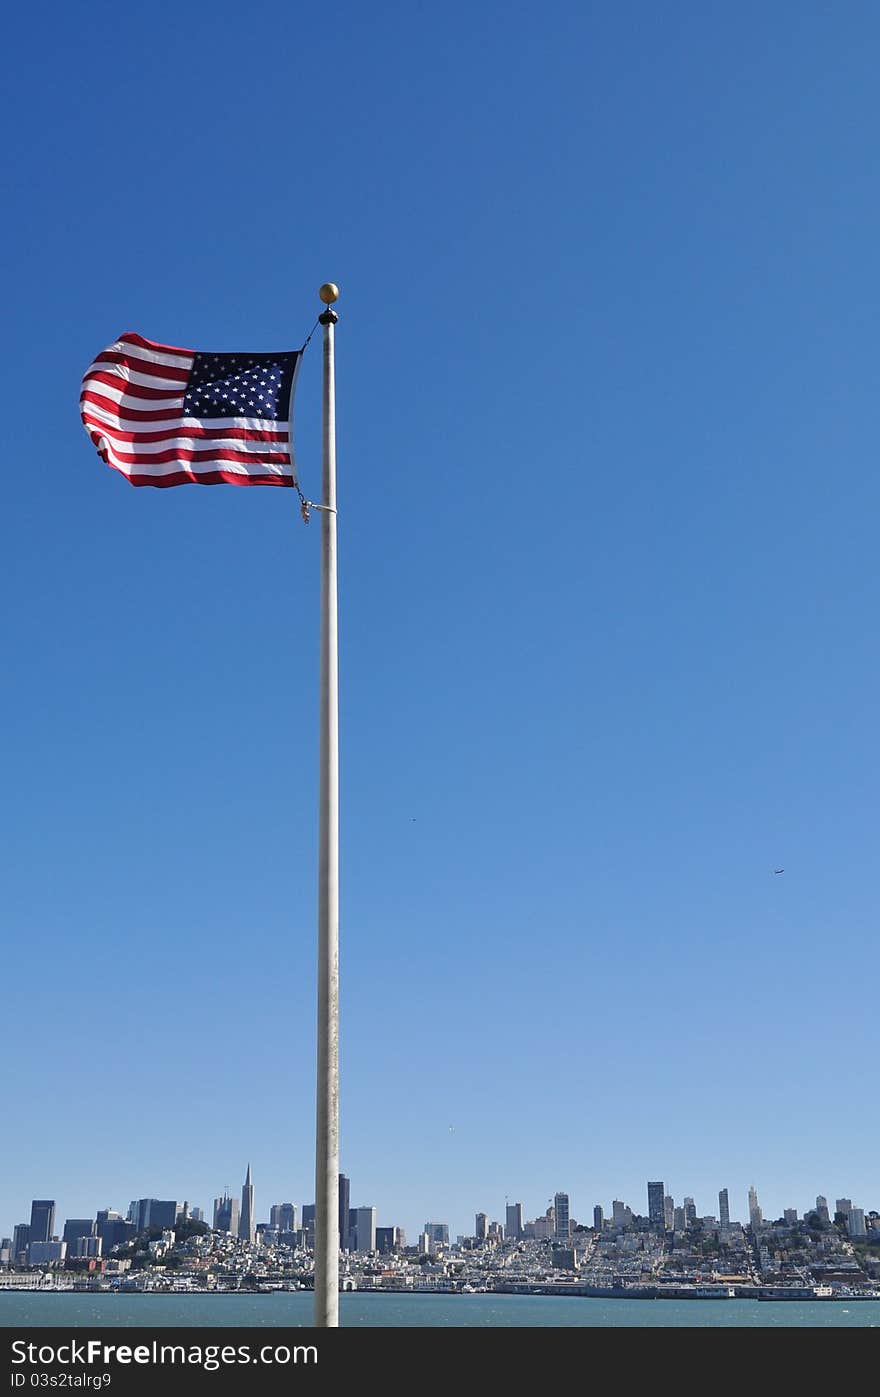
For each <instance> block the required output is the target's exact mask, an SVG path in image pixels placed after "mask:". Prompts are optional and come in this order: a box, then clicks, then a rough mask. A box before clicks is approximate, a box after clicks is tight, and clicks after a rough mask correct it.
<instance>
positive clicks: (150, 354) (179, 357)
mask: <svg viewBox="0 0 880 1397" xmlns="http://www.w3.org/2000/svg"><path fill="white" fill-rule="evenodd" d="M104 353H105V354H115V353H119V354H130V355H132V357H133V358H137V359H143V360H145V361H146V363H148V364H168V365H169V367H170V368H172V369H191V368H192V363H193V357H194V356H193V351H192V350H191V349H182V350H181V351H180V353H179V354H160V352H159V351H158V350H156V349H141V347H140V345H139V344H129V342H128V340H114V342H113V344H108V346H107V348H106V349H105V350H104Z"/></svg>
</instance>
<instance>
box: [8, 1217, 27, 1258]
mask: <svg viewBox="0 0 880 1397" xmlns="http://www.w3.org/2000/svg"><path fill="white" fill-rule="evenodd" d="M30 1244H31V1228H30V1223H27V1222H17V1223H16V1224H15V1226H14V1227H13V1229H12V1260H13V1261H14V1262H15V1263H16V1264H18V1262H20V1261H22V1260H24V1261H26V1260H27V1250H28V1247H29V1246H30Z"/></svg>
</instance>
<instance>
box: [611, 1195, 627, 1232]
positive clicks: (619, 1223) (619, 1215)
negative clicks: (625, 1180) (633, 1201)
mask: <svg viewBox="0 0 880 1397" xmlns="http://www.w3.org/2000/svg"><path fill="white" fill-rule="evenodd" d="M627 1211H628V1209H627V1206H626V1204H625V1203H621V1201H620V1199H619V1198H615V1199H614V1201H613V1203H612V1204H611V1219H612V1222H613V1223H614V1226H615V1227H616V1228H622V1227H626V1214H627Z"/></svg>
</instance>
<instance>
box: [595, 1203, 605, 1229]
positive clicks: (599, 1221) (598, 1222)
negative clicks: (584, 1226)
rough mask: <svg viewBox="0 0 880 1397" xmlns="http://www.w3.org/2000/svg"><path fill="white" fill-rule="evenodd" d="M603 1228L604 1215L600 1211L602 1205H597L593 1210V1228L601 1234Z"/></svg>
mask: <svg viewBox="0 0 880 1397" xmlns="http://www.w3.org/2000/svg"><path fill="white" fill-rule="evenodd" d="M604 1226H605V1214H604V1212H603V1211H602V1204H601V1203H597V1204H596V1206H595V1208H594V1209H593V1227H594V1229H595V1230H596V1231H597V1232H601V1231H602V1228H603V1227H604Z"/></svg>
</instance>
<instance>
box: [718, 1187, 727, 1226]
mask: <svg viewBox="0 0 880 1397" xmlns="http://www.w3.org/2000/svg"><path fill="white" fill-rule="evenodd" d="M718 1217H719V1220H720V1222H721V1231H722V1232H727V1231H728V1230H729V1228H730V1199H729V1198H728V1196H727V1189H726V1188H722V1189H719V1191H718Z"/></svg>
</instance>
